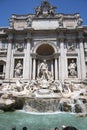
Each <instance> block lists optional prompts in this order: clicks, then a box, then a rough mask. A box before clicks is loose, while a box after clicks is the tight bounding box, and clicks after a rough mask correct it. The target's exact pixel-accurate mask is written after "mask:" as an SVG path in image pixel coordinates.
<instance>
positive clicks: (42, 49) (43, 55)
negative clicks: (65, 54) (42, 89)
mask: <svg viewBox="0 0 87 130" xmlns="http://www.w3.org/2000/svg"><path fill="white" fill-rule="evenodd" d="M36 54H37V57H38V58H37V59H36V75H38V72H39V69H38V68H39V65H40V63H41V62H43V59H46V62H47V64H48V70H49V71H50V72H51V73H52V75H54V74H53V72H54V65H55V62H54V58H53V55H54V54H55V48H54V47H53V46H52V45H50V44H48V43H43V44H41V45H39V46H38V47H37V49H36ZM54 77H55V76H54Z"/></svg>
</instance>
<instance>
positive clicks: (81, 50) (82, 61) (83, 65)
mask: <svg viewBox="0 0 87 130" xmlns="http://www.w3.org/2000/svg"><path fill="white" fill-rule="evenodd" d="M79 38H80V43H79V45H80V52H79V53H80V65H81V78H82V79H85V78H86V68H85V56H84V47H83V36H82V34H79ZM78 71H79V70H78Z"/></svg>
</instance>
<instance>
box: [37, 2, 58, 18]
mask: <svg viewBox="0 0 87 130" xmlns="http://www.w3.org/2000/svg"><path fill="white" fill-rule="evenodd" d="M55 9H56V7H55V6H52V5H50V3H49V2H48V1H47V0H43V2H42V3H41V6H37V7H36V8H35V12H36V16H41V15H42V16H44V17H47V16H49V15H51V16H53V15H54V14H55Z"/></svg>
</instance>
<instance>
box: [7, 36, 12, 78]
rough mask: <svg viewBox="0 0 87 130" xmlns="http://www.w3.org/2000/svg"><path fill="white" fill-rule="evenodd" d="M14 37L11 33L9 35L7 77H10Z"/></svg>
mask: <svg viewBox="0 0 87 130" xmlns="http://www.w3.org/2000/svg"><path fill="white" fill-rule="evenodd" d="M12 39H13V36H12V34H9V36H8V49H7V63H6V79H10V72H11V70H10V69H11V68H10V67H11V53H12V50H11V49H12Z"/></svg>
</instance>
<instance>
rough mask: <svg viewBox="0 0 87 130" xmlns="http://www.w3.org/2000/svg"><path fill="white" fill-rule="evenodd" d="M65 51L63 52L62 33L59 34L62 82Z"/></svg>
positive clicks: (62, 78)
mask: <svg viewBox="0 0 87 130" xmlns="http://www.w3.org/2000/svg"><path fill="white" fill-rule="evenodd" d="M65 70H66V69H65V53H64V36H63V34H61V35H60V76H59V77H60V80H62V82H63V81H64V78H65Z"/></svg>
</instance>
